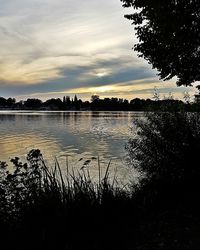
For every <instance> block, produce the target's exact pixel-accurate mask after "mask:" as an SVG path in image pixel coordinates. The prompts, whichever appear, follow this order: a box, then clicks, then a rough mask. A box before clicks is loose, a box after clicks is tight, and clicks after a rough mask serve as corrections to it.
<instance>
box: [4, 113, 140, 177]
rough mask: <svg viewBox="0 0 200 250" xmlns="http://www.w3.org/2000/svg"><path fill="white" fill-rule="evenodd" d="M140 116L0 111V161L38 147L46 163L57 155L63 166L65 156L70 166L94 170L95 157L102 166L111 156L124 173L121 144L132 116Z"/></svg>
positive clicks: (129, 133)
mask: <svg viewBox="0 0 200 250" xmlns="http://www.w3.org/2000/svg"><path fill="white" fill-rule="evenodd" d="M140 116H141V114H140V113H135V112H14V111H11V112H7V111H0V138H1V140H0V160H8V159H10V158H11V157H13V156H20V157H22V158H23V157H25V155H26V154H27V152H28V151H29V150H31V149H33V148H39V149H40V150H41V151H42V153H43V155H44V157H45V159H46V160H47V161H48V163H49V162H50V163H52V161H53V160H54V158H55V157H57V159H58V160H59V161H60V162H61V163H62V166H63V168H64V166H66V158H68V161H69V163H70V165H71V166H73V167H76V168H78V169H80V168H81V167H82V166H85V167H90V168H91V169H92V171H93V172H95V171H96V167H97V158H98V157H99V159H100V161H101V166H102V168H105V167H106V165H107V164H108V161H109V160H110V159H112V164H111V165H112V167H113V169H117V171H119V172H120V174H122V175H126V174H127V169H126V167H125V160H124V158H125V155H126V151H125V144H126V142H127V141H128V139H129V138H130V136H131V132H130V127H131V126H132V121H133V119H134V118H136V117H140ZM66 156H67V157H66ZM124 177H125V176H124Z"/></svg>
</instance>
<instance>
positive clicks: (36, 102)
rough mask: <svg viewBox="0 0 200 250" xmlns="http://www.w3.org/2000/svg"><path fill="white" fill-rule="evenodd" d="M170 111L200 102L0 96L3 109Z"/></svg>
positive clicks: (188, 108) (199, 107)
mask: <svg viewBox="0 0 200 250" xmlns="http://www.w3.org/2000/svg"><path fill="white" fill-rule="evenodd" d="M163 108H164V109H165V110H168V111H178V110H182V109H184V110H186V111H200V104H199V103H190V102H183V101H181V100H174V99H173V98H171V99H163V100H152V99H146V100H145V99H140V98H135V99H133V100H131V101H128V100H126V99H119V98H114V97H113V98H104V99H100V98H99V96H96V95H94V96H92V97H91V101H90V102H89V101H82V100H81V99H78V98H77V96H76V95H75V97H74V98H70V97H69V96H64V97H63V99H62V100H61V99H60V98H52V99H49V100H46V101H44V102H43V101H42V100H40V99H36V98H28V99H27V100H26V101H19V102H17V101H16V99H15V98H8V99H6V98H3V97H0V109H1V110H5V109H8V110H10V109H11V110H77V111H78V110H80V111H87V110H91V111H156V110H162V109H163Z"/></svg>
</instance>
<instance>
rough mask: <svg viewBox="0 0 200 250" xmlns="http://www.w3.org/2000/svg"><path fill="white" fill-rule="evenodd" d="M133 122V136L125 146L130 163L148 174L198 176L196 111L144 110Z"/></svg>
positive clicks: (199, 149)
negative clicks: (149, 111)
mask: <svg viewBox="0 0 200 250" xmlns="http://www.w3.org/2000/svg"><path fill="white" fill-rule="evenodd" d="M135 125H136V127H137V130H136V134H135V137H134V138H133V139H130V140H129V143H128V144H127V146H126V147H127V149H128V152H129V156H130V161H131V163H132V164H133V165H134V166H135V167H137V168H138V169H139V170H140V171H142V172H144V173H146V175H147V177H148V178H152V177H156V178H158V179H159V178H163V179H165V180H166V179H168V180H170V181H172V180H175V181H178V180H179V181H185V182H186V180H187V181H188V180H190V181H191V182H192V180H194V179H196V180H197V179H199V177H200V169H199V155H198V154H199V153H198V152H200V114H199V113H187V112H155V113H147V114H146V116H145V118H144V119H140V120H136V121H135ZM134 129H135V128H134ZM191 182H190V184H191ZM190 184H189V183H188V185H190Z"/></svg>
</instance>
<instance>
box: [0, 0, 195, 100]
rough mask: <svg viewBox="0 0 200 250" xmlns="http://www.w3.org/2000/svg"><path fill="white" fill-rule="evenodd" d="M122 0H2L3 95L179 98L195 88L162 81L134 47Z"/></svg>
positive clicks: (0, 82) (0, 66)
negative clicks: (154, 96) (157, 94)
mask: <svg viewBox="0 0 200 250" xmlns="http://www.w3.org/2000/svg"><path fill="white" fill-rule="evenodd" d="M128 12H130V10H128V9H124V8H123V7H122V4H121V2H120V0H109V1H108V0H84V1H83V0H76V1H74V0H6V1H5V0H0V48H1V53H0V96H3V97H10V96H11V97H15V98H16V99H17V100H20V99H27V98H40V99H43V100H45V99H49V98H52V97H56V98H58V97H63V96H64V95H68V96H71V97H72V96H74V95H75V94H77V96H78V97H79V98H82V99H83V100H89V99H90V96H91V95H93V94H97V95H99V96H100V97H101V98H104V97H112V96H114V97H118V98H126V99H129V100H130V99H133V98H136V97H139V98H152V96H153V92H154V89H155V87H156V88H157V89H158V92H159V93H160V96H161V97H164V96H166V97H167V96H168V95H169V92H171V93H172V94H173V96H174V97H175V98H180V99H181V98H182V97H183V93H184V92H185V91H188V92H189V93H190V94H191V95H192V94H194V92H195V89H194V88H185V87H177V86H176V84H175V79H172V80H170V81H167V82H163V81H162V80H159V78H158V76H157V72H156V70H152V68H151V65H149V64H148V63H147V62H146V61H145V60H144V59H142V58H138V57H137V54H136V52H134V51H133V50H132V47H133V46H134V44H135V43H136V42H137V39H136V37H135V36H134V29H133V26H132V25H131V23H130V21H128V20H126V19H125V18H124V14H127V13H128Z"/></svg>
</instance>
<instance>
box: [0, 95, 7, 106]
mask: <svg viewBox="0 0 200 250" xmlns="http://www.w3.org/2000/svg"><path fill="white" fill-rule="evenodd" d="M6 105H7V100H6V99H5V98H3V97H0V106H2V107H5V106H6Z"/></svg>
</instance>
